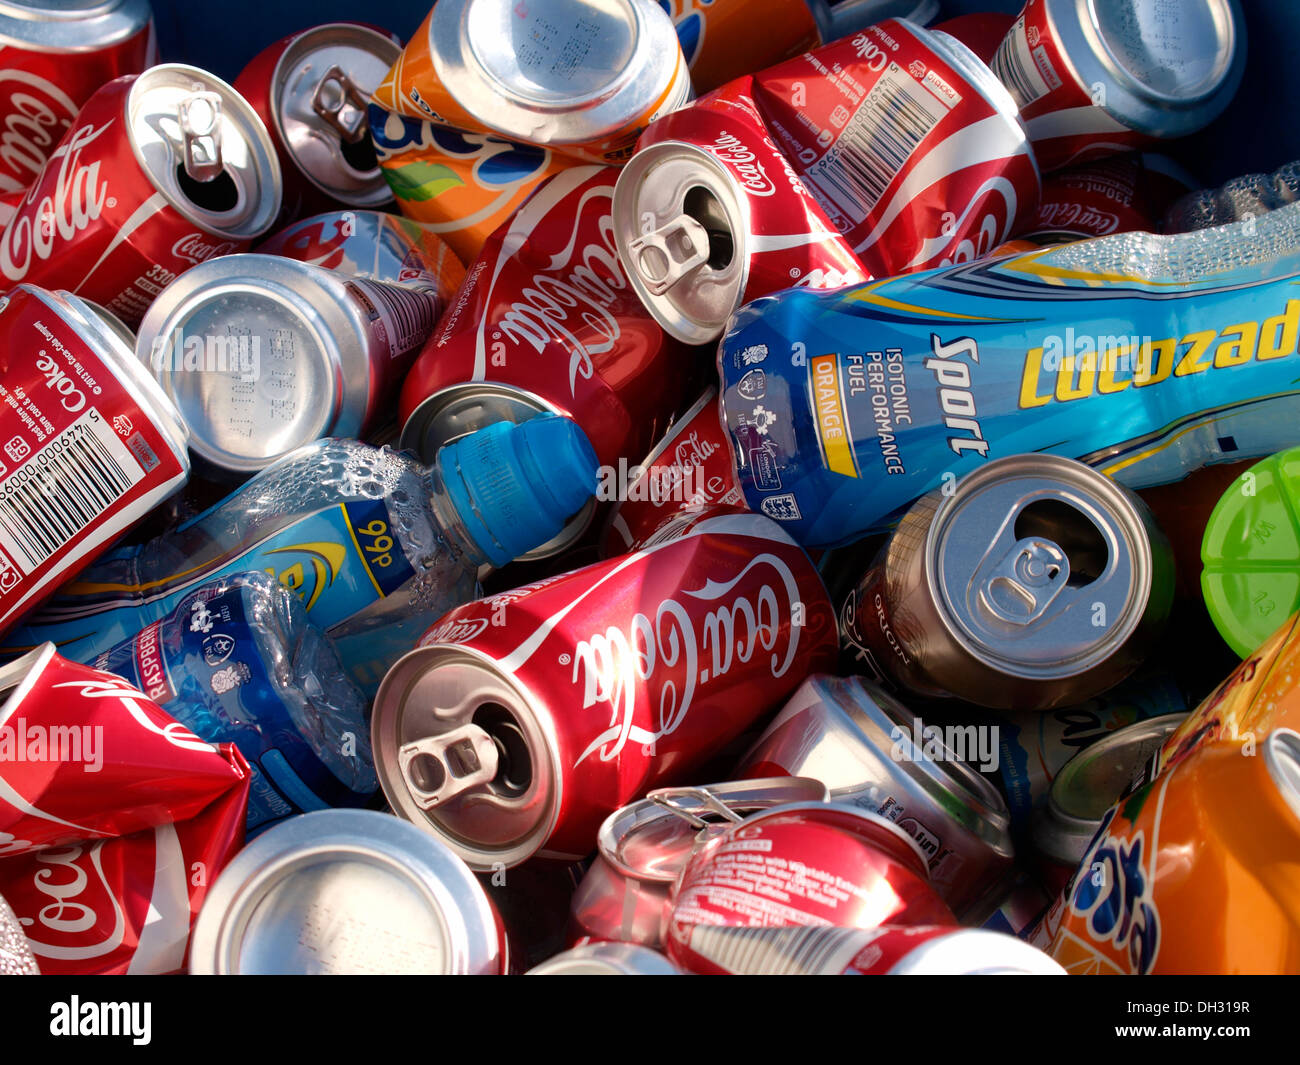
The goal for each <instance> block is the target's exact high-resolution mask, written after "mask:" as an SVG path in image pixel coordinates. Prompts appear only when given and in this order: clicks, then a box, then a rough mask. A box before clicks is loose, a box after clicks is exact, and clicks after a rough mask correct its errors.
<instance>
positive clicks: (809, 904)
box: [667, 803, 957, 973]
mask: <svg viewBox="0 0 1300 1065" xmlns="http://www.w3.org/2000/svg"><path fill="white" fill-rule="evenodd" d="M956 923H957V920H956V918H955V917H953V915H952V911H951V910H950V909H948V906H947V904H946V903H945V902H944V901H943V899H942V898H940V897H939V894H938V892H937V891H935V889H934V887H933V885H932V884H931V883H930V877H929V871H928V869H927V867H926V863H925V857H924V855H923V854H922V853H921V849H920V847H918V846H917V843H916V841H915V840H914V839H912V837H911V836H909V835H908V834H907V833H906V832H904V831H903V830H902V829H901V828H899V827H898V825H896V824H894V823H893V822H892V821H890V820H888V819H887V818H884V817H881V816H879V815H878V814H872V813H867V812H866V811H865V810H862V809H860V808H858V807H857V806H853V805H850V804H848V803H792V804H790V805H787V806H778V807H776V808H775V809H773V810H768V811H766V812H764V813H760V814H755V815H754V816H753V817H750V818H747V819H746V820H745V821H744V822H742V823H740V824H737V825H733V826H731V827H730V828H729V829H727V831H725V832H723V833H722V834H721V835H718V836H716V837H715V838H714V839H712V840H710V841H709V842H708V843H707V844H706V845H705V846H704V847H703V848H701V849H700V850H699V851H698V852H697V853H696V855H695V856H694V857H693V858H692V859H691V860H690V862H688V863H687V865H686V868H685V869H684V870H683V871H682V875H681V880H680V881H679V882H678V884H677V890H676V892H675V893H674V896H673V908H672V913H671V916H670V917H669V920H668V932H667V952H668V956H669V957H670V958H672V960H673V961H675V962H677V964H678V965H681V966H683V967H685V968H688V969H691V970H692V971H695V972H701V973H722V972H726V969H725V968H722V967H721V966H718V965H716V964H714V963H713V962H712V961H710V959H709V958H708V957H707V955H706V954H704V953H703V952H700V951H697V950H695V949H693V944H694V941H695V933H696V930H697V929H700V928H704V929H707V928H709V927H714V926H719V925H723V926H726V925H731V926H737V927H747V928H767V927H781V926H786V925H836V926H839V927H843V928H879V927H880V926H881V925H885V924H893V925H955V924H956Z"/></svg>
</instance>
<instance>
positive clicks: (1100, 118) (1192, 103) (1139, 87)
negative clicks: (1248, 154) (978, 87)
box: [991, 0, 1246, 171]
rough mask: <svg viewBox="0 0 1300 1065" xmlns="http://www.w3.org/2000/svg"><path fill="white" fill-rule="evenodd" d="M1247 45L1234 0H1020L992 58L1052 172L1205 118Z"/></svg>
mask: <svg viewBox="0 0 1300 1065" xmlns="http://www.w3.org/2000/svg"><path fill="white" fill-rule="evenodd" d="M1245 44H1246V23H1245V18H1244V16H1243V15H1242V12H1241V8H1240V6H1239V5H1238V4H1237V2H1236V0H1179V2H1178V3H1176V4H1148V3H1144V2H1142V0H1125V2H1123V3H1108V4H1095V3H1082V2H1081V0H1026V3H1025V6H1024V8H1023V9H1022V10H1021V12H1020V15H1019V17H1018V18H1017V19H1016V21H1015V22H1014V24H1013V25H1012V27H1011V29H1010V30H1009V31H1008V32H1007V35H1006V37H1005V39H1004V40H1003V41H1002V44H1001V45H1000V46H999V47H998V51H997V54H996V55H995V56H994V57H993V62H992V64H991V66H992V68H993V71H994V72H995V73H996V74H997V76H998V78H999V80H1001V82H1002V84H1003V85H1005V86H1006V87H1007V89H1008V90H1009V91H1010V93H1011V95H1012V97H1013V98H1014V99H1015V102H1016V104H1017V106H1018V107H1019V108H1020V114H1021V117H1022V118H1023V119H1024V121H1025V128H1026V129H1027V131H1028V133H1029V136H1030V138H1031V140H1032V141H1033V144H1034V152H1035V154H1036V155H1037V156H1038V161H1039V163H1040V165H1041V166H1042V168H1043V169H1044V170H1045V171H1050V170H1057V169H1059V168H1061V167H1064V166H1073V165H1076V164H1078V163H1082V162H1086V161H1088V160H1089V159H1096V158H1099V157H1101V156H1104V155H1113V154H1114V153H1116V152H1122V151H1128V150H1130V149H1132V148H1138V147H1142V146H1143V145H1148V144H1151V143H1152V142H1153V141H1155V140H1157V139H1162V138H1167V137H1182V136H1185V135H1187V134H1189V133H1194V132H1195V131H1196V130H1198V129H1200V128H1202V127H1203V126H1205V125H1207V124H1208V123H1209V122H1211V121H1212V120H1213V119H1215V118H1217V117H1218V116H1219V115H1220V114H1222V113H1223V111H1224V109H1225V108H1226V107H1227V106H1228V104H1229V103H1230V102H1231V100H1232V97H1233V95H1234V94H1235V93H1236V91H1237V86H1238V85H1240V84H1241V78H1242V73H1243V71H1244V69H1245V65H1246V47H1245Z"/></svg>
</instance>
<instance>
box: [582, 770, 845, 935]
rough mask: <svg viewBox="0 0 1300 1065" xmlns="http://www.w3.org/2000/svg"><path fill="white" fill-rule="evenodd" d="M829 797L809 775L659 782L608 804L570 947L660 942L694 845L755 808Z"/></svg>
mask: <svg viewBox="0 0 1300 1065" xmlns="http://www.w3.org/2000/svg"><path fill="white" fill-rule="evenodd" d="M829 798H830V793H829V792H828V791H827V789H826V785H825V784H823V783H821V782H820V781H817V780H813V779H812V778H811V777H773V778H770V779H755V780H736V781H727V782H725V783H721V784H707V785H705V786H703V787H698V788H691V787H688V788H659V789H657V790H656V791H653V792H651V793H650V794H649V795H648V796H646V798H644V799H640V800H638V801H637V802H634V803H631V804H630V805H628V806H624V807H623V808H622V809H620V810H615V811H614V812H613V813H612V814H610V815H609V816H608V817H607V818H605V821H604V823H603V824H601V826H600V832H599V834H598V835H597V837H596V858H595V860H594V861H593V862H592V864H591V868H589V869H588V870H587V874H586V875H585V876H584V877H583V878H582V882H581V883H579V884H578V886H577V890H576V891H574V892H573V899H572V903H571V905H570V907H569V937H570V943H569V945H570V946H574V945H576V944H578V943H590V942H594V941H597V940H616V941H618V942H622V943H640V944H642V945H644V946H647V947H654V948H656V949H658V948H660V947H662V946H663V929H664V924H665V923H666V921H667V919H668V912H669V908H670V907H669V900H670V897H671V894H672V887H673V883H674V882H675V881H676V880H677V877H678V876H679V875H680V873H681V871H682V869H683V868H685V866H686V863H687V862H688V861H689V860H690V857H691V855H692V854H693V853H694V852H695V850H696V849H697V848H699V847H700V846H702V845H703V844H704V843H705V842H706V841H707V840H708V839H710V838H711V837H712V836H713V835H716V834H717V833H718V832H722V831H725V830H726V829H727V827H729V826H730V825H732V824H735V823H736V822H737V821H741V820H743V819H744V817H745V815H747V814H750V813H753V812H754V811H756V810H766V809H769V808H771V807H773V806H780V805H782V804H787V803H792V802H826V801H827V800H828V799H829Z"/></svg>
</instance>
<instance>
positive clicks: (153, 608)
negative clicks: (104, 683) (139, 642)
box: [21, 499, 415, 661]
mask: <svg viewBox="0 0 1300 1065" xmlns="http://www.w3.org/2000/svg"><path fill="white" fill-rule="evenodd" d="M249 570H262V571H264V572H266V573H269V574H271V575H272V576H274V577H275V578H277V579H278V580H279V581H280V583H281V584H283V585H284V586H285V587H287V588H289V589H291V590H292V591H293V592H294V593H295V594H297V596H298V597H299V598H300V599H301V600H302V602H303V605H304V606H305V607H306V608H307V613H308V616H309V617H310V618H311V620H312V622H313V623H314V624H315V625H317V626H318V627H320V628H322V629H327V630H328V629H330V628H332V627H333V626H335V625H338V624H340V623H341V622H344V621H346V620H347V619H349V618H351V617H352V616H353V615H354V614H357V613H359V612H360V611H361V610H364V609H365V608H366V607H367V606H369V605H370V604H372V603H374V602H376V601H377V600H379V599H383V598H385V597H387V596H389V595H391V594H392V593H393V592H394V591H396V590H397V589H398V588H400V587H401V586H402V585H403V584H405V583H406V582H407V581H408V580H409V579H410V578H411V577H412V576H414V574H415V570H414V569H413V568H412V567H411V564H410V563H409V562H408V561H407V559H406V555H405V554H404V552H403V551H402V548H401V546H400V544H399V543H398V542H397V537H396V536H395V535H394V534H393V531H392V528H391V526H390V523H389V518H388V508H387V506H385V504H384V502H383V501H382V500H378V499H364V500H354V501H350V502H347V503H339V504H336V505H334V506H330V507H326V508H324V509H322V510H318V511H316V512H314V513H312V514H308V515H306V516H305V517H302V518H300V519H299V520H298V521H296V522H294V523H293V524H292V525H289V526H287V527H285V528H283V529H280V530H279V531H278V532H275V533H273V534H272V535H271V536H268V537H267V538H266V539H264V540H261V541H259V542H258V543H257V544H255V545H253V546H252V547H250V548H247V549H246V550H244V551H242V552H239V553H238V554H233V553H232V554H230V555H228V556H225V557H224V558H220V559H216V560H214V561H213V562H212V563H210V564H209V565H206V566H203V567H201V568H199V569H196V570H193V571H190V572H182V573H177V574H174V575H173V576H172V577H169V578H166V579H165V580H163V581H158V582H154V583H152V584H151V585H149V586H147V587H142V586H140V585H137V584H107V583H96V582H93V581H80V582H78V583H77V584H76V585H75V586H72V587H70V588H65V589H64V590H63V591H62V592H61V593H60V597H59V604H58V605H59V615H58V619H57V620H55V619H53V618H50V619H48V620H47V619H46V618H44V617H43V618H42V619H41V621H40V622H39V623H35V624H32V625H29V626H27V627H26V628H24V629H23V630H22V632H21V636H22V637H23V638H24V642H26V640H28V639H30V640H31V641H32V642H34V643H39V642H42V641H44V640H53V641H54V642H55V643H56V644H58V645H59V648H60V651H61V653H62V654H64V655H66V656H67V657H69V658H73V659H80V660H82V661H85V660H86V659H88V658H90V657H93V656H94V655H95V654H96V653H97V652H98V651H99V650H101V649H103V648H104V647H105V645H106V644H108V645H110V646H111V645H112V644H114V643H117V642H119V641H120V640H123V639H126V638H128V637H131V636H134V635H135V634H136V633H137V632H139V631H140V627H141V626H142V625H144V624H147V623H149V622H152V621H157V620H158V619H159V618H162V617H165V616H166V615H167V614H169V613H170V612H171V611H172V610H173V609H175V607H176V605H177V604H178V603H179V602H180V600H181V599H182V598H183V597H184V596H185V595H186V594H187V593H188V592H190V591H192V590H193V589H194V588H195V587H197V586H198V585H200V584H203V583H206V582H207V581H210V580H213V579H214V578H216V577H220V576H226V575H229V574H232V573H242V572H246V571H249ZM142 600H143V601H142Z"/></svg>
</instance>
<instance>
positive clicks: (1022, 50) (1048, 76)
mask: <svg viewBox="0 0 1300 1065" xmlns="http://www.w3.org/2000/svg"><path fill="white" fill-rule="evenodd" d="M989 66H990V67H991V68H992V70H993V73H994V74H996V75H997V78H998V81H1000V82H1002V84H1003V85H1004V86H1006V89H1007V92H1009V93H1011V98H1012V99H1013V100H1015V102H1016V106H1017V107H1019V108H1022V109H1023V108H1024V107H1026V106H1028V105H1029V104H1031V103H1033V102H1034V101H1035V100H1037V99H1038V98H1039V97H1041V96H1046V95H1047V94H1048V93H1049V92H1051V91H1052V90H1053V89H1059V88H1060V87H1061V77H1060V75H1059V74H1057V73H1056V68H1055V67H1053V66H1052V61H1051V60H1050V59H1048V58H1047V50H1046V49H1045V48H1044V47H1043V46H1042V45H1041V44H1040V45H1038V46H1037V47H1035V48H1033V49H1031V48H1030V47H1029V37H1028V35H1027V34H1026V32H1025V17H1024V15H1021V16H1020V18H1019V19H1017V20H1016V24H1015V25H1014V26H1013V27H1012V28H1011V32H1010V33H1008V34H1007V35H1006V37H1004V38H1003V40H1002V44H1001V45H999V46H998V50H997V52H996V53H994V56H993V62H992V63H990V64H989Z"/></svg>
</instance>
